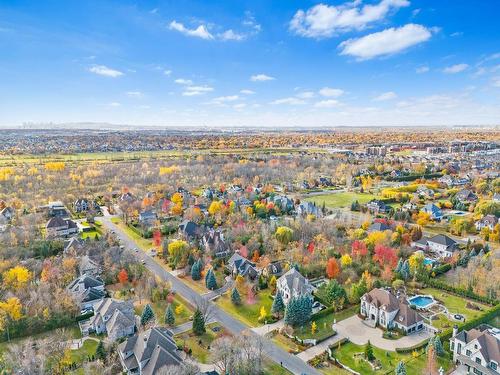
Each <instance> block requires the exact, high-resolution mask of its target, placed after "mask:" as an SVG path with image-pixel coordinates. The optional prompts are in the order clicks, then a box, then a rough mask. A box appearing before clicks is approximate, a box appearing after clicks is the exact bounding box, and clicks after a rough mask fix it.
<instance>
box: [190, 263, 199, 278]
mask: <svg viewBox="0 0 500 375" xmlns="http://www.w3.org/2000/svg"><path fill="white" fill-rule="evenodd" d="M191 278H192V279H193V280H200V279H201V269H200V263H199V262H194V264H193V266H192V267H191Z"/></svg>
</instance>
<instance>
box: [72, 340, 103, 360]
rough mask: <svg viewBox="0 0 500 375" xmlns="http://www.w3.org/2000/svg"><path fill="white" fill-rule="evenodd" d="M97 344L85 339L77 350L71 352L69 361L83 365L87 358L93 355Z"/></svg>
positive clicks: (94, 341)
mask: <svg viewBox="0 0 500 375" xmlns="http://www.w3.org/2000/svg"><path fill="white" fill-rule="evenodd" d="M98 344H99V342H97V341H96V340H92V339H87V340H85V341H84V342H83V345H82V346H81V347H80V348H79V349H75V350H72V351H71V360H72V361H73V362H75V363H83V361H85V360H87V358H88V357H91V356H93V355H94V354H95V351H96V349H97V345H98Z"/></svg>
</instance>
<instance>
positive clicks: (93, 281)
mask: <svg viewBox="0 0 500 375" xmlns="http://www.w3.org/2000/svg"><path fill="white" fill-rule="evenodd" d="M67 289H68V291H69V292H70V293H71V294H72V295H73V298H75V300H76V301H78V303H79V304H80V307H81V308H82V309H88V308H91V307H93V305H94V304H95V303H96V302H98V301H100V300H102V299H103V298H104V297H105V295H106V291H105V289H104V282H103V281H102V280H101V279H100V278H98V277H92V276H89V275H86V274H83V275H81V276H79V277H77V278H76V279H75V280H73V281H72V282H71V283H70V284H69V285H68V287H67Z"/></svg>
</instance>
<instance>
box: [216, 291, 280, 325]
mask: <svg viewBox="0 0 500 375" xmlns="http://www.w3.org/2000/svg"><path fill="white" fill-rule="evenodd" d="M230 293H231V292H230V291H228V292H226V293H224V294H223V295H221V296H220V297H219V298H218V299H217V300H216V303H217V305H218V306H219V307H221V308H222V309H224V310H225V311H226V312H228V313H229V314H231V315H232V316H234V317H235V318H237V319H239V320H241V321H242V322H243V323H245V324H247V325H249V326H250V327H258V326H260V325H263V324H264V322H262V323H260V322H259V320H258V319H259V313H260V308H261V307H262V306H264V308H265V309H266V311H267V313H268V314H269V312H270V311H271V306H272V304H273V300H272V299H271V298H270V295H271V292H270V291H269V290H261V291H260V292H259V293H258V294H256V296H255V302H254V303H252V304H249V303H248V302H247V301H246V297H245V296H244V295H242V296H241V300H242V304H241V305H240V306H236V305H234V304H233V303H232V302H231V296H230Z"/></svg>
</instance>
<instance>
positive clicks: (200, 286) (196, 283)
mask: <svg viewBox="0 0 500 375" xmlns="http://www.w3.org/2000/svg"><path fill="white" fill-rule="evenodd" d="M214 273H215V279H216V280H217V288H220V287H222V286H223V285H224V282H225V280H224V277H225V275H224V272H223V270H222V268H219V269H217V270H215V271H214ZM180 279H181V280H182V281H183V282H184V283H185V284H187V285H189V286H190V287H191V288H192V289H194V290H196V291H197V292H198V293H202V294H203V293H208V292H210V290H209V289H207V287H206V286H205V278H204V277H202V278H201V279H200V280H193V279H192V278H191V275H186V276H184V277H181V278H180Z"/></svg>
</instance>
